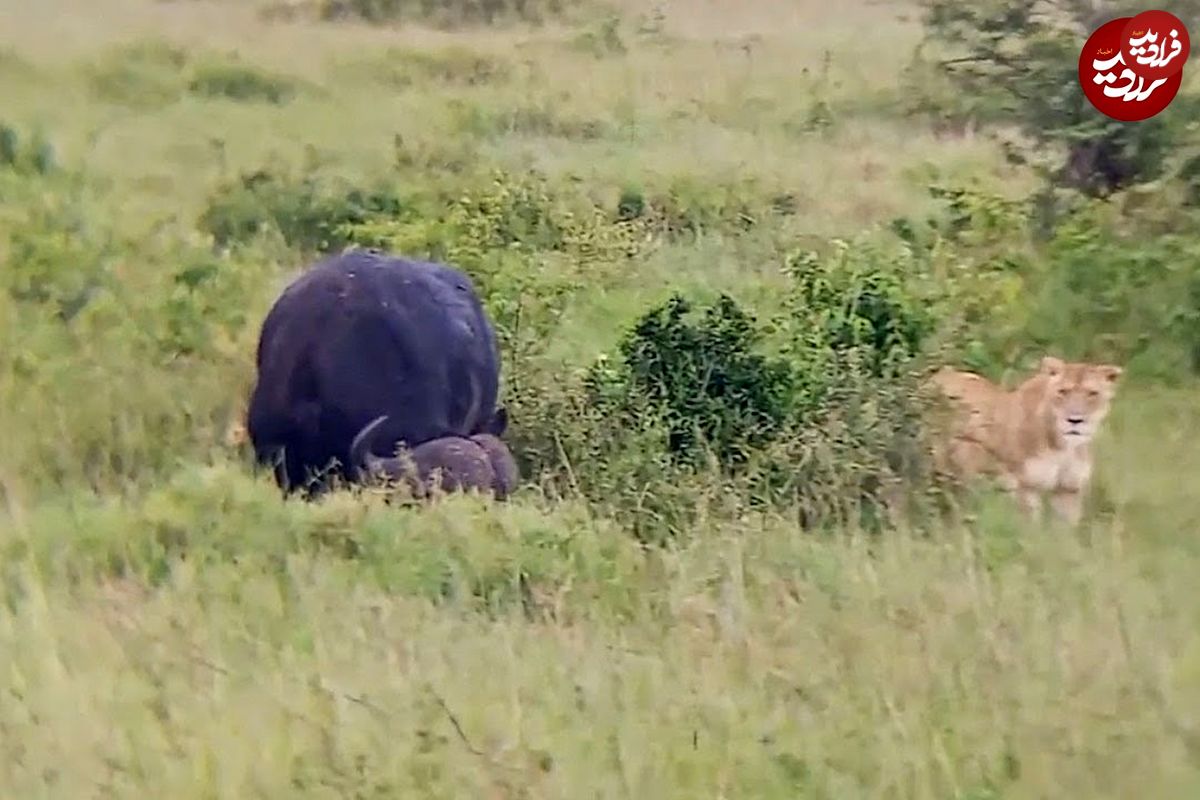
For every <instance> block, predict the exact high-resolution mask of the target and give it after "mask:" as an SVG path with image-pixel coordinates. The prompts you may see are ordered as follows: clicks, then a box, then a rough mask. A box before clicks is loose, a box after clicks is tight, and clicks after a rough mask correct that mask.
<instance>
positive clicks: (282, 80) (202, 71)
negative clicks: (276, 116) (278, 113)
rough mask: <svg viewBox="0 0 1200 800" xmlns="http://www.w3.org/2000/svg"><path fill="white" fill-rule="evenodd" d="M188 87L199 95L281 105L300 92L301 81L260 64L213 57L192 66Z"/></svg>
mask: <svg viewBox="0 0 1200 800" xmlns="http://www.w3.org/2000/svg"><path fill="white" fill-rule="evenodd" d="M187 88H188V91H189V92H191V93H192V94H194V95H198V96H200V97H223V98H225V99H227V100H234V101H237V102H243V103H253V102H261V103H272V104H274V105H281V104H283V103H286V102H287V101H289V100H291V99H292V98H293V97H294V96H295V95H296V94H297V92H298V91H299V89H300V85H299V83H298V82H297V81H295V80H294V79H292V78H288V77H285V76H283V75H277V74H274V73H270V72H267V71H266V70H263V69H261V68H259V67H253V66H249V65H247V64H239V63H237V62H235V61H229V62H218V61H213V62H207V63H203V64H199V65H197V66H196V67H195V68H194V69H193V70H192V72H191V77H190V78H189V80H188V84H187Z"/></svg>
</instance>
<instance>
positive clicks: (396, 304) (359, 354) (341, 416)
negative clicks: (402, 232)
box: [246, 250, 504, 490]
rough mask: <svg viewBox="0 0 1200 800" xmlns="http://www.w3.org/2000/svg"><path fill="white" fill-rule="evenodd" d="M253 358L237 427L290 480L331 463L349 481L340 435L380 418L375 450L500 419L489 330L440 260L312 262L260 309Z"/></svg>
mask: <svg viewBox="0 0 1200 800" xmlns="http://www.w3.org/2000/svg"><path fill="white" fill-rule="evenodd" d="M257 363H258V381H257V384H256V385H255V387H254V391H253V394H252V395H251V398H250V405H249V413H248V419H247V425H246V427H247V430H248V432H249V435H250V439H251V441H252V443H253V445H254V450H255V454H256V456H257V458H258V459H259V461H260V462H264V463H265V462H269V461H275V460H276V459H278V463H279V466H278V468H277V470H276V479H277V480H278V481H279V483H280V485H281V486H283V487H284V488H285V489H288V490H292V489H295V488H298V487H300V486H301V485H302V484H305V483H306V482H307V481H308V480H309V479H310V476H311V475H312V474H313V473H314V472H320V471H324V470H327V469H330V468H331V467H333V469H334V471H335V472H336V473H337V474H339V475H340V476H341V477H343V478H347V479H353V477H352V475H351V474H349V473H348V472H347V470H346V465H347V464H349V463H350V461H349V448H350V443H351V441H352V440H353V439H354V437H355V436H356V434H358V433H359V432H360V431H361V430H362V429H363V427H364V426H366V425H367V424H368V423H370V422H371V421H372V420H374V419H376V418H377V417H379V416H386V417H387V419H386V421H385V422H384V423H383V425H382V426H381V427H380V429H379V430H377V431H375V432H374V434H373V437H372V442H373V447H376V448H379V454H380V455H390V454H391V453H392V452H393V451H394V448H395V447H396V445H397V444H398V443H402V444H405V445H408V446H415V445H418V444H421V443H422V442H426V441H429V440H431V439H438V438H441V437H446V436H470V435H472V434H475V433H486V432H499V431H497V430H496V429H497V428H502V427H503V425H504V415H503V412H502V411H501V412H500V413H499V414H497V408H496V397H497V392H498V389H499V377H500V375H499V372H500V364H499V351H498V348H497V344H496V337H495V333H494V331H493V329H492V326H491V324H490V322H489V321H488V319H487V317H486V315H485V313H484V311H483V307H482V306H481V304H480V302H479V298H478V296H477V295H476V292H475V288H474V286H473V284H472V283H471V280H470V278H468V277H467V276H466V275H465V274H464V273H462V272H461V271H459V270H457V269H454V268H452V267H449V266H445V265H441V264H434V263H429V262H421V261H413V260H408V259H402V258H396V257H392V256H388V255H384V254H381V253H378V252H376V251H369V250H352V251H348V252H345V253H342V254H340V255H336V256H332V257H330V258H327V259H325V260H323V261H321V262H319V263H317V264H316V265H314V266H313V267H312V268H311V269H309V270H308V271H307V272H306V273H305V274H303V275H302V276H300V277H299V278H298V279H297V280H295V281H294V282H293V283H292V284H291V285H289V286H288V287H287V289H285V290H284V292H283V293H282V294H281V296H280V297H279V299H278V300H277V301H276V302H275V305H274V306H273V307H272V308H271V310H270V312H269V313H268V314H267V317H266V319H265V320H264V322H263V327H262V333H261V335H260V338H259V343H258V355H257ZM281 454H282V458H280V455H281Z"/></svg>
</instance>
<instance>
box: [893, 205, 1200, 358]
mask: <svg viewBox="0 0 1200 800" xmlns="http://www.w3.org/2000/svg"><path fill="white" fill-rule="evenodd" d="M932 193H933V194H934V196H936V197H938V198H940V199H942V200H943V201H944V207H943V210H942V211H941V212H940V213H938V214H935V215H934V216H933V217H932V218H931V219H929V220H926V221H924V222H916V221H914V220H910V219H903V220H897V221H895V222H894V223H893V230H894V231H896V233H898V234H899V235H900V237H901V238H902V239H904V240H905V241H906V242H908V243H909V244H910V245H911V246H912V247H913V249H914V253H915V254H916V255H917V257H918V259H919V261H920V262H922V266H921V267H920V269H921V270H923V271H925V272H927V273H928V274H929V275H930V278H931V280H932V288H933V289H934V290H935V291H934V295H936V298H935V302H937V303H939V304H940V306H941V311H940V312H939V315H940V317H941V319H943V321H944V322H947V323H949V324H946V325H944V328H945V329H946V330H944V331H943V334H949V332H950V331H953V333H954V334H956V335H957V336H958V341H957V342H956V346H955V348H954V351H955V356H956V357H957V358H958V359H959V360H961V361H962V363H964V364H965V365H967V366H968V367H970V368H972V369H976V370H978V371H981V372H983V373H985V374H993V375H997V374H1000V373H1003V372H1004V371H1005V370H1008V369H1023V368H1024V367H1025V366H1026V365H1028V364H1029V363H1032V362H1033V361H1036V359H1037V358H1039V357H1040V356H1041V355H1043V354H1044V353H1046V352H1056V353H1059V354H1060V355H1063V356H1066V357H1069V358H1080V359H1083V358H1087V359H1100V360H1113V361H1116V362H1118V363H1122V364H1125V365H1126V366H1128V367H1129V368H1130V369H1131V370H1132V371H1133V372H1134V373H1141V374H1142V376H1143V377H1150V376H1153V377H1155V378H1158V379H1166V378H1172V377H1178V376H1180V375H1184V374H1188V373H1189V372H1196V371H1197V360H1196V352H1197V342H1198V339H1197V327H1196V320H1197V315H1198V313H1200V306H1198V305H1197V303H1196V297H1197V291H1198V289H1197V286H1200V240H1198V239H1197V237H1196V236H1195V235H1194V233H1193V232H1192V231H1193V230H1194V229H1195V219H1194V213H1189V212H1187V211H1183V212H1181V211H1180V210H1179V208H1178V207H1174V208H1171V206H1172V204H1173V202H1174V201H1173V198H1172V197H1171V196H1167V197H1165V198H1162V199H1161V200H1156V201H1154V202H1151V203H1150V204H1149V205H1147V206H1146V207H1144V208H1141V207H1138V202H1140V201H1139V200H1137V199H1136V198H1135V197H1132V196H1130V197H1122V198H1119V200H1120V202H1118V203H1115V204H1114V203H1111V202H1107V203H1106V202H1104V201H1099V200H1096V201H1091V202H1088V203H1084V204H1081V205H1080V204H1076V205H1074V206H1072V207H1070V208H1069V209H1068V210H1067V211H1066V212H1065V213H1064V215H1063V216H1062V217H1061V219H1060V220H1059V222H1058V223H1057V224H1056V226H1055V227H1054V229H1053V230H1051V231H1050V232H1049V233H1048V235H1043V233H1042V227H1041V219H1040V217H1041V214H1042V210H1041V208H1040V205H1039V202H1038V201H1037V198H1032V199H1027V200H1022V201H1010V200H1004V199H1002V198H998V197H995V196H992V195H990V194H988V193H985V192H980V191H977V190H966V189H945V188H940V187H935V188H934V189H933V190H932Z"/></svg>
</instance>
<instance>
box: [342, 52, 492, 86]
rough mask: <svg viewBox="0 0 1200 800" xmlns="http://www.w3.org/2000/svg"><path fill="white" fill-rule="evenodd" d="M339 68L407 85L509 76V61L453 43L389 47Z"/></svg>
mask: <svg viewBox="0 0 1200 800" xmlns="http://www.w3.org/2000/svg"><path fill="white" fill-rule="evenodd" d="M339 71H340V72H342V74H344V75H346V76H347V77H348V78H350V79H353V80H362V81H370V82H372V83H375V84H379V85H381V86H386V87H388V88H390V89H409V88H421V87H425V86H428V85H429V84H438V85H445V86H490V85H494V84H501V83H504V82H506V81H508V80H509V79H510V78H511V77H512V74H513V65H512V64H511V63H510V62H509V61H508V60H507V59H503V58H500V57H498V56H494V55H490V54H484V53H479V52H476V51H474V50H471V49H469V48H466V47H462V46H457V45H454V46H448V47H443V48H439V49H430V50H415V49H412V48H410V47H404V48H400V47H389V48H387V49H386V50H384V51H383V53H382V54H380V55H377V56H372V57H370V58H363V59H359V60H354V61H348V62H344V63H342V64H340V65H339Z"/></svg>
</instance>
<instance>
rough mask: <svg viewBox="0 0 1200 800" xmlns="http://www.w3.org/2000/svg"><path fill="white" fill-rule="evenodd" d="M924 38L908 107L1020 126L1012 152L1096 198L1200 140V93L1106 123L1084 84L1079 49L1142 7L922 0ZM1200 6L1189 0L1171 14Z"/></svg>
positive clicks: (1065, 0) (1142, 178)
mask: <svg viewBox="0 0 1200 800" xmlns="http://www.w3.org/2000/svg"><path fill="white" fill-rule="evenodd" d="M923 5H924V8H925V18H924V21H925V26H926V38H925V41H924V42H923V44H922V46H921V48H920V49H919V50H918V52H917V55H916V57H915V58H914V61H913V63H912V65H911V66H910V68H909V73H908V89H909V91H908V94H909V95H910V96H912V97H914V98H915V104H914V106H913V107H912V109H911V110H913V111H915V112H918V113H924V114H932V115H934V116H935V117H936V118H940V120H941V121H943V122H951V123H954V122H956V121H961V120H965V119H973V120H975V121H978V122H980V123H983V124H985V125H996V126H1006V127H1015V128H1016V129H1018V130H1019V131H1020V133H1021V134H1022V135H1023V136H1024V137H1026V139H1027V141H1028V142H1029V146H1028V147H1014V148H1012V149H1011V151H1010V152H1011V154H1012V156H1013V157H1014V158H1015V159H1016V160H1018V161H1021V162H1025V163H1030V164H1031V165H1033V166H1035V167H1037V168H1038V169H1040V170H1042V171H1043V172H1044V173H1045V174H1046V176H1047V178H1048V179H1050V180H1051V181H1053V182H1055V183H1057V184H1061V185H1064V186H1069V187H1072V188H1075V189H1079V190H1082V191H1084V192H1086V193H1089V194H1092V195H1105V194H1109V193H1111V192H1113V191H1115V190H1117V189H1120V188H1122V187H1125V186H1129V185H1131V184H1136V183H1143V182H1146V181H1151V180H1154V179H1156V178H1159V177H1161V176H1162V175H1164V174H1165V171H1166V170H1167V168H1168V167H1169V166H1170V163H1171V162H1170V159H1169V158H1168V157H1169V156H1170V155H1172V154H1173V153H1174V152H1176V151H1178V150H1180V149H1194V148H1195V147H1196V146H1197V145H1200V141H1198V140H1197V139H1196V138H1195V135H1194V133H1192V132H1189V129H1188V128H1187V127H1186V125H1185V123H1186V122H1187V121H1188V120H1190V119H1193V118H1194V117H1195V115H1196V110H1197V108H1200V106H1197V103H1200V99H1197V98H1196V97H1192V96H1188V95H1187V94H1186V93H1185V94H1182V95H1180V96H1179V97H1178V98H1176V100H1175V101H1174V102H1173V103H1172V106H1171V109H1170V110H1169V112H1168V113H1163V114H1159V115H1157V116H1155V117H1152V118H1150V119H1148V120H1144V121H1142V122H1139V123H1137V124H1136V125H1133V124H1128V123H1123V122H1119V121H1117V120H1113V119H1109V118H1108V117H1106V116H1104V115H1103V114H1101V113H1100V112H1098V111H1096V110H1095V109H1094V108H1092V106H1091V105H1090V104H1089V103H1088V101H1087V98H1086V97H1085V96H1084V95H1083V92H1082V91H1081V90H1080V88H1079V78H1078V61H1079V51H1080V48H1081V47H1082V46H1083V43H1084V41H1085V40H1086V37H1087V36H1088V34H1090V33H1091V32H1092V31H1093V30H1094V29H1095V28H1096V27H1098V26H1099V24H1100V23H1102V22H1105V21H1107V20H1109V19H1112V18H1115V17H1119V16H1124V15H1132V14H1135V13H1137V12H1139V11H1141V10H1144V9H1143V8H1134V7H1131V6H1130V5H1129V4H1124V3H1114V2H1105V3H1101V4H1099V5H1097V4H1087V3H1078V2H1074V0H1052V2H1034V0H988V2H983V3H969V4H968V3H959V2H955V0H925V1H924V3H923ZM1189 12H1190V13H1191V14H1192V16H1193V17H1195V16H1196V14H1197V12H1200V4H1197V3H1195V2H1191V3H1190V4H1185V6H1184V7H1182V8H1177V9H1175V11H1174V13H1176V14H1180V15H1183V16H1184V17H1185V18H1186V17H1187V14H1188V13H1189Z"/></svg>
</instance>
